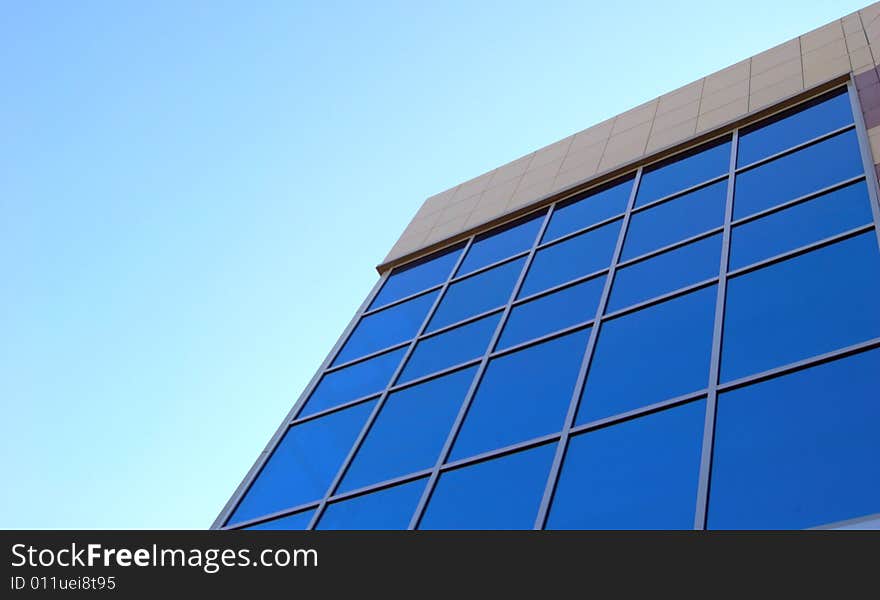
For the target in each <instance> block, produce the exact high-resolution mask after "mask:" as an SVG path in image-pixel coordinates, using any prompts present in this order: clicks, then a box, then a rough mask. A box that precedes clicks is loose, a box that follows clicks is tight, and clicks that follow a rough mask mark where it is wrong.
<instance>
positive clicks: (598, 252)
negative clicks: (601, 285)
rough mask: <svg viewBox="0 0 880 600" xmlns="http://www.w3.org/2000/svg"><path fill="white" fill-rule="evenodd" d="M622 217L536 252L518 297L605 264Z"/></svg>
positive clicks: (608, 261) (609, 261) (614, 244)
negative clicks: (619, 219)
mask: <svg viewBox="0 0 880 600" xmlns="http://www.w3.org/2000/svg"><path fill="white" fill-rule="evenodd" d="M620 223H621V221H614V222H613V223H609V224H608V225H603V226H602V227H599V228H597V229H593V230H591V231H588V232H586V233H582V234H580V235H578V236H575V237H573V238H571V239H567V240H565V241H564V242H559V243H558V244H553V245H552V246H548V247H546V248H542V249H540V250H538V251H537V252H536V253H535V258H534V260H533V261H532V266H531V267H530V268H529V273H528V275H526V280H525V281H524V282H523V286H522V289H521V290H520V292H519V297H520V298H525V297H526V296H530V295H532V294H535V293H537V292H540V291H542V290H546V289H547V288H551V287H553V286H555V285H559V284H561V283H565V282H567V281H571V280H572V279H577V278H578V277H582V276H584V275H588V274H590V273H595V272H596V271H600V270H602V269H605V268H607V267H608V266H609V265H610V264H611V256H612V255H613V254H614V247H615V246H616V245H617V236H618V234H619V232H620Z"/></svg>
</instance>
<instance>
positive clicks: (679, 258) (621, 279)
mask: <svg viewBox="0 0 880 600" xmlns="http://www.w3.org/2000/svg"><path fill="white" fill-rule="evenodd" d="M720 265H721V234H720V233H719V234H716V235H713V236H710V237H707V238H703V239H702V240H698V241H696V242H691V243H690V244H688V245H686V246H682V247H680V248H676V249H675V250H669V251H667V252H664V253H663V254H658V255H657V256H653V257H651V258H649V259H647V260H643V261H639V262H637V263H635V264H632V265H629V266H628V267H624V268H622V269H620V270H619V271H617V274H616V275H615V276H614V285H613V287H612V288H611V299H610V301H609V303H608V311H609V312H611V311H615V310H618V309H621V308H625V307H627V306H631V305H633V304H637V303H638V302H642V301H643V300H649V299H651V298H654V297H656V296H660V295H663V294H665V293H667V292H672V291H674V290H677V289H679V288H683V287H686V286H688V285H691V284H694V283H698V282H700V281H705V280H706V279H710V278H712V277H717V276H718V271H719V269H720Z"/></svg>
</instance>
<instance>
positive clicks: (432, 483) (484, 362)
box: [408, 203, 556, 529]
mask: <svg viewBox="0 0 880 600" xmlns="http://www.w3.org/2000/svg"><path fill="white" fill-rule="evenodd" d="M555 208H556V204H555V203H554V204H551V205H550V208H549V209H548V210H547V214H545V215H544V222H543V223H541V227H540V228H539V230H538V234H537V236H536V237H535V241H534V242H533V243H532V247H531V249H530V250H529V253H528V255H527V256H526V260H525V263H524V264H523V266H522V270H521V271H520V274H519V277H518V278H517V280H516V283H515V284H514V286H513V290H512V291H511V292H510V298H508V300H507V304H506V305H505V306H504V312H503V313H502V314H501V318H500V319H499V320H498V325H496V326H495V331H494V332H493V334H492V338H491V340H490V341H489V345H488V347H487V348H486V352H485V353H484V354H483V358H482V359H481V360H480V364H479V366H478V367H477V372H476V373H475V374H474V379H473V381H472V382H471V386H470V388H469V389H468V392H467V394H465V397H464V401H463V402H462V404H461V408H460V409H459V411H458V415H456V417H455V422H454V423H453V424H452V428H451V429H450V431H449V434H448V435H447V436H446V441H445V442H444V444H443V449H442V450H441V451H440V456H439V457H438V458H437V462H436V463H435V464H434V468H433V470H432V471H431V475H430V477H429V478H428V483H427V484H426V485H425V489H424V491H423V492H422V496H421V498H420V499H419V503H418V505H417V506H416V510H415V512H414V513H413V516H412V519H411V520H410V523H409V527H408V529H415V528H416V527H418V526H419V523H420V522H421V520H422V517H423V516H424V513H425V509H426V508H427V506H428V502H429V501H430V499H431V495H432V494H433V493H434V489H435V488H436V487H437V481H438V480H439V478H440V468H441V467H442V466H443V464H444V463H445V462H446V459H447V458H448V457H449V453H450V452H451V451H452V445H453V444H454V443H455V440H456V438H457V437H458V432H459V430H460V429H461V426H462V424H463V423H464V419H465V417H466V416H467V413H468V410H469V409H470V405H471V403H472V402H473V399H474V395H475V394H476V392H477V388H478V387H479V385H480V381H481V380H482V379H483V374H484V373H485V372H486V367H487V366H488V364H489V359H490V357H491V356H492V353H493V352H494V351H495V346H496V345H497V344H498V340H499V339H500V337H501V331H502V330H503V329H504V326H505V324H506V323H507V318H508V316H509V315H510V311H511V310H512V307H513V301H514V300H516V297H517V295H518V294H519V290H520V288H521V287H522V285H523V282H524V281H525V278H526V276H527V274H528V272H529V268H530V267H531V265H532V260H533V259H534V258H535V253H536V252H537V249H538V246H539V244H540V242H541V238H542V237H544V232H545V231H546V230H547V225H548V224H549V223H550V219H551V218H552V217H553V211H554V209H555Z"/></svg>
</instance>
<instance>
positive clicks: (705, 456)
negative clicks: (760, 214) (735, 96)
mask: <svg viewBox="0 0 880 600" xmlns="http://www.w3.org/2000/svg"><path fill="white" fill-rule="evenodd" d="M738 146H739V130H738V129H737V130H734V132H733V139H732V142H731V144H730V171H729V174H728V180H727V199H726V204H725V207H724V233H723V235H722V242H721V264H720V267H719V275H718V292H717V295H716V297H715V324H714V328H713V331H712V353H711V355H710V359H709V385H708V390H709V393H708V395H707V396H706V417H705V422H704V424H703V446H702V451H701V455H700V474H699V479H698V483H697V498H696V509H695V512H694V529H705V528H706V520H707V515H708V510H709V480H710V477H711V475H712V450H713V446H714V443H715V417H716V415H717V413H718V382H719V379H720V377H721V341H722V340H721V338H722V335H723V333H724V308H725V301H726V298H727V274H728V263H729V262H730V261H729V257H730V237H731V223H732V222H733V194H734V187H735V185H736V154H737V147H738Z"/></svg>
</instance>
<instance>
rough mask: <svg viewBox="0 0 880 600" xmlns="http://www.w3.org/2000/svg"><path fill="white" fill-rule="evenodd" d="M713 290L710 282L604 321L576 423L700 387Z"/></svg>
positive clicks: (707, 352) (709, 343) (705, 380)
mask: <svg viewBox="0 0 880 600" xmlns="http://www.w3.org/2000/svg"><path fill="white" fill-rule="evenodd" d="M716 293H717V290H716V286H714V285H713V286H711V287H708V288H703V289H701V290H697V291H696V292H691V293H690V294H686V295H684V296H679V297H677V298H673V299H672V300H667V301H665V302H661V303H660V304H656V305H654V306H650V307H648V308H643V309H641V310H638V311H636V312H634V313H630V314H628V315H624V316H623V317H618V318H616V319H611V320H610V321H607V322H605V323H603V324H602V330H601V331H600V332H599V340H598V343H597V344H596V352H595V356H594V357H593V361H592V364H591V365H590V371H589V374H588V375H587V381H586V385H585V386H584V391H583V394H582V396H581V405H580V409H579V410H578V417H577V422H578V423H579V424H580V423H588V422H590V421H594V420H596V419H601V418H604V417H609V416H611V415H615V414H619V413H624V412H627V411H630V410H634V409H636V408H640V407H642V406H647V405H649V404H653V403H655V402H661V401H663V400H668V399H671V398H675V397H677V396H681V395H684V394H687V393H690V392H695V391H697V390H701V389H703V388H705V387H706V385H707V384H708V381H709V355H710V352H711V349H712V331H713V326H714V322H715V296H716Z"/></svg>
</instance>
